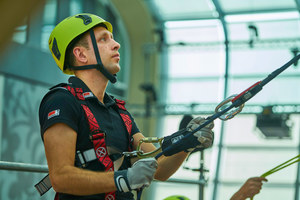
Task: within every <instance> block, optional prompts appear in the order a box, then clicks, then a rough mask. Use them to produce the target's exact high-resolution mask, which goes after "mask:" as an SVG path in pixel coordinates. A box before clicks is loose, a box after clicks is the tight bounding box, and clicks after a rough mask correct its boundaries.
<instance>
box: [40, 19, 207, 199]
mask: <svg viewBox="0 0 300 200" xmlns="http://www.w3.org/2000/svg"><path fill="white" fill-rule="evenodd" d="M49 48H50V51H51V53H52V55H53V58H54V60H55V61H56V63H57V65H58V66H59V68H60V69H61V70H62V71H63V72H64V73H66V74H74V75H75V76H74V77H71V78H70V79H69V83H68V84H59V85H57V86H55V87H54V88H52V89H51V91H50V92H49V93H48V94H47V95H46V96H45V97H44V99H43V101H42V103H41V105H40V111H39V116H40V124H41V134H42V138H43V141H44V146H45V152H46V157H47V162H48V167H49V177H50V181H51V184H52V186H53V188H54V190H55V191H56V192H57V195H56V199H85V200H87V199H98V200H100V199H105V200H113V199H118V200H125V199H126V200H131V199H133V194H132V193H131V191H132V190H138V189H141V188H143V187H145V186H149V185H150V183H151V181H152V180H153V178H155V179H157V180H167V179H168V178H169V177H170V176H171V175H172V174H173V173H174V172H175V171H176V170H177V169H178V168H179V166H180V165H181V163H182V162H183V161H184V159H185V158H186V156H187V154H188V152H190V151H192V150H194V148H196V146H197V147H199V146H201V147H203V148H207V147H210V146H211V145H212V142H213V132H212V128H213V124H209V125H207V127H204V128H202V129H201V130H200V131H197V132H195V133H193V135H194V136H192V137H189V138H192V139H189V140H187V142H182V144H181V145H178V146H179V147H178V148H176V149H175V150H169V151H168V155H166V156H161V157H160V158H159V159H158V160H157V161H156V160H155V159H154V158H146V159H140V160H138V161H136V162H135V163H134V164H133V165H132V166H131V160H130V159H129V158H128V157H126V156H124V153H123V152H128V151H129V152H130V151H132V150H133V149H136V148H137V146H138V143H139V140H140V139H142V138H144V136H143V134H142V133H140V131H139V129H138V128H137V125H136V124H135V122H134V119H133V118H132V116H131V115H130V113H129V112H128V111H127V110H126V109H125V106H124V105H125V102H123V101H120V100H117V99H115V98H114V97H112V96H110V95H108V94H107V93H106V92H105V90H106V87H107V84H108V81H111V82H112V83H114V82H116V76H115V74H116V73H117V72H118V71H119V70H120V65H119V61H120V54H119V52H118V50H119V48H120V44H119V43H117V42H116V41H115V40H114V38H113V34H112V25H111V24H110V23H109V22H107V21H105V20H103V19H102V18H100V17H98V16H96V15H92V14H88V13H83V14H78V15H74V16H71V17H69V18H67V19H65V20H63V21H62V22H61V23H59V24H58V25H57V26H56V27H55V28H54V30H53V31H52V33H51V35H50V38H49ZM204 121H205V120H204V119H203V118H196V119H195V120H192V121H191V122H190V124H189V126H188V129H184V130H182V131H181V132H177V133H174V134H173V135H171V136H168V137H166V138H164V141H163V148H164V149H166V148H167V149H168V147H169V146H170V145H172V144H173V143H174V141H178V140H181V139H182V137H184V135H186V134H187V133H188V132H189V131H193V130H195V128H196V127H198V125H199V124H201V123H203V122H204ZM175 143H176V142H175ZM176 144H177V143H176ZM155 149H156V148H155V146H154V145H153V144H149V143H146V144H143V145H142V151H143V152H151V151H153V150H155ZM125 155H134V154H132V153H125ZM164 155H165V154H164Z"/></svg>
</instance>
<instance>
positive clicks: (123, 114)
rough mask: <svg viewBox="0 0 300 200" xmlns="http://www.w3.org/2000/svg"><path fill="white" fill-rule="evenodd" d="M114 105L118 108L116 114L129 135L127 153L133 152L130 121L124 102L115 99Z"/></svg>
mask: <svg viewBox="0 0 300 200" xmlns="http://www.w3.org/2000/svg"><path fill="white" fill-rule="evenodd" d="M115 101H116V104H117V106H118V108H119V109H118V112H119V114H120V116H121V118H122V120H123V122H124V124H125V126H126V129H127V132H128V134H129V137H128V138H129V148H128V150H129V151H132V150H133V138H132V120H131V118H130V116H129V115H128V112H127V109H126V108H125V101H122V100H119V99H115Z"/></svg>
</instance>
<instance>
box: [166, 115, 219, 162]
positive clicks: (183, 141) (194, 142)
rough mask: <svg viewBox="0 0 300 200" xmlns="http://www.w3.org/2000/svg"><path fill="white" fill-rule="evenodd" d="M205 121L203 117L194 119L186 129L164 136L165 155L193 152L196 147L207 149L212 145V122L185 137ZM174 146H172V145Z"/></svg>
mask: <svg viewBox="0 0 300 200" xmlns="http://www.w3.org/2000/svg"><path fill="white" fill-rule="evenodd" d="M204 122H205V119H204V118H202V117H197V118H195V119H192V120H191V121H190V123H189V124H188V125H187V127H186V128H185V129H181V130H179V131H177V132H176V133H173V134H172V135H169V136H166V137H164V140H163V143H162V146H161V147H162V150H163V155H165V156H171V155H174V154H176V153H178V152H181V151H187V152H191V151H194V150H195V149H196V150H198V149H205V148H208V147H210V146H211V145H212V143H213V140H214V133H213V131H212V129H213V127H214V124H213V122H211V123H210V124H208V125H207V126H205V127H203V128H201V129H200V130H199V131H197V132H195V133H194V134H193V135H191V136H189V137H185V136H186V135H187V134H190V133H191V132H192V131H193V130H195V129H196V128H198V127H199V126H200V125H201V124H203V123H204ZM170 146H172V147H170Z"/></svg>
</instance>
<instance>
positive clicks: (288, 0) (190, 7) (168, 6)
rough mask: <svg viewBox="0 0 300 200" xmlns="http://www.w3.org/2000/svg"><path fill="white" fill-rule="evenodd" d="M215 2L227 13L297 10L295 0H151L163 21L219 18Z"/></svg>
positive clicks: (155, 12)
mask: <svg viewBox="0 0 300 200" xmlns="http://www.w3.org/2000/svg"><path fill="white" fill-rule="evenodd" d="M213 2H215V3H216V4H217V5H216V6H219V7H220V8H221V10H222V11H223V12H224V14H225V15H228V14H241V13H260V12H279V11H297V5H296V1H295V0H263V1H262V0H242V1H236V0H219V1H218V0H214V1H212V0H185V1H182V0H149V1H148V3H150V4H152V8H153V9H152V11H153V12H154V14H155V15H156V16H157V17H158V18H160V19H161V20H163V21H169V20H181V19H184V20H188V19H204V18H208V19H211V18H217V17H218V13H217V12H216V8H215V4H214V3H213Z"/></svg>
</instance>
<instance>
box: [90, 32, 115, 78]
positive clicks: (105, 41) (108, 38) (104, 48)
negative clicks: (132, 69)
mask: <svg viewBox="0 0 300 200" xmlns="http://www.w3.org/2000/svg"><path fill="white" fill-rule="evenodd" d="M94 34H95V38H96V42H97V47H98V50H99V53H100V57H101V61H102V63H103V65H104V67H105V68H106V69H107V70H108V71H109V72H110V73H111V74H116V73H117V72H119V71H120V65H119V62H120V54H119V52H118V50H119V49H120V44H119V43H118V42H116V41H115V40H114V38H113V35H112V33H111V32H109V31H108V30H107V29H106V28H104V27H95V28H94ZM88 43H89V46H90V48H89V50H88V59H89V64H97V61H96V57H95V53H94V48H93V45H92V41H91V38H90V37H89V38H88Z"/></svg>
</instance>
